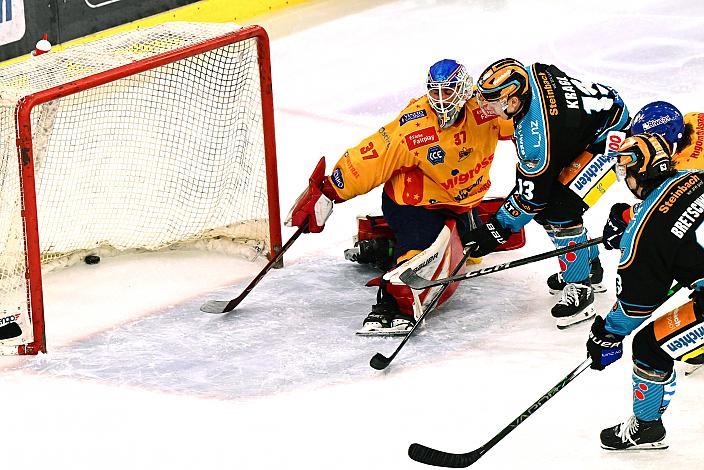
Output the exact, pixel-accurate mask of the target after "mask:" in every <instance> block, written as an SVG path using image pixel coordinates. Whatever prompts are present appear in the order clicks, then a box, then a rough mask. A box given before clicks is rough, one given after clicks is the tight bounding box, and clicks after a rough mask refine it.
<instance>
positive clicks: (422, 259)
mask: <svg viewBox="0 0 704 470" xmlns="http://www.w3.org/2000/svg"><path fill="white" fill-rule="evenodd" d="M451 234H452V232H451V231H450V228H449V227H448V226H447V225H445V227H443V229H442V230H441V231H440V234H439V235H438V237H437V238H436V239H435V241H434V242H433V244H432V245H430V246H429V247H428V248H426V249H425V250H423V251H421V252H420V253H418V254H417V255H415V256H414V257H413V258H411V259H409V260H408V261H406V262H405V263H403V264H400V265H399V266H397V267H396V268H395V269H393V270H391V271H389V272H387V273H386V274H384V279H385V280H387V281H389V282H390V283H391V284H394V285H405V284H404V283H403V282H402V281H401V280H400V279H399V276H400V275H401V273H402V272H404V271H405V270H406V269H409V268H410V269H413V271H415V272H416V273H417V274H418V275H420V276H423V277H425V278H427V279H438V278H442V277H447V276H449V275H450V270H451V269H452V267H451V266H450V264H451V263H450V250H449V246H450V236H451ZM440 289H442V286H435V287H431V288H429V289H425V290H422V291H420V290H415V289H411V293H412V295H413V315H414V317H415V318H416V320H418V318H419V317H420V315H421V314H422V313H423V309H424V308H425V307H426V306H427V305H428V304H430V302H431V301H432V300H433V298H434V297H435V295H436V294H437V293H438V292H439V291H440Z"/></svg>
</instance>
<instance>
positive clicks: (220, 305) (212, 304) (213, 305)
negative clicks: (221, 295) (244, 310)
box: [200, 300, 239, 313]
mask: <svg viewBox="0 0 704 470" xmlns="http://www.w3.org/2000/svg"><path fill="white" fill-rule="evenodd" d="M229 303H230V301H229V300H208V301H207V302H206V303H204V304H203V305H201V307H200V311H201V312H205V313H225V312H229V311H230V310H232V309H228V308H227V306H228V305H229ZM238 303H239V302H238Z"/></svg>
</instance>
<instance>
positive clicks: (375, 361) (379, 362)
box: [369, 249, 470, 370]
mask: <svg viewBox="0 0 704 470" xmlns="http://www.w3.org/2000/svg"><path fill="white" fill-rule="evenodd" d="M469 251H470V250H468V249H465V250H464V254H463V255H462V259H461V260H460V262H459V263H458V264H457V266H455V269H453V270H452V275H453V276H454V275H455V274H457V272H458V271H459V270H460V269H461V268H462V266H464V264H465V263H466V262H467V258H469ZM408 271H411V272H413V271H412V270H411V269H409V270H408ZM404 282H405V281H404ZM448 285H449V283H448V284H444V285H443V286H442V288H441V289H440V290H439V291H438V292H437V293H436V294H435V297H433V298H432V299H431V301H430V303H429V304H428V307H427V308H426V309H425V310H423V313H421V315H420V317H419V318H418V319H417V320H416V323H415V325H413V328H411V331H409V332H408V333H406V336H404V337H403V340H401V343H400V344H399V345H398V347H397V348H396V351H394V353H393V354H392V355H391V356H389V357H386V356H384V355H383V354H381V353H376V354H374V356H372V358H371V360H370V361H369V365H370V366H372V367H373V368H374V369H376V370H382V369H386V368H387V367H388V366H389V364H391V361H393V360H394V358H395V357H396V355H397V354H398V352H399V351H400V350H401V348H403V345H404V344H406V342H407V341H408V338H410V337H411V335H412V334H413V332H414V331H416V328H418V325H420V324H421V322H422V321H423V319H424V318H425V315H426V314H427V313H428V312H430V311H431V310H432V309H433V308H435V304H436V303H438V300H440V296H441V295H442V294H443V292H445V289H447V286H448Z"/></svg>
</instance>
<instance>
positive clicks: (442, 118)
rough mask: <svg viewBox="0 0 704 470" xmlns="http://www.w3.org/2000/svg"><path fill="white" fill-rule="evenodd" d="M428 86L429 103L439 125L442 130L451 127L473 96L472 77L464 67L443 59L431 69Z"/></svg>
mask: <svg viewBox="0 0 704 470" xmlns="http://www.w3.org/2000/svg"><path fill="white" fill-rule="evenodd" d="M426 85H427V87H428V102H429V103H430V107H432V108H433V111H435V113H436V114H437V115H438V124H439V125H440V127H441V128H442V129H445V128H447V127H450V126H451V125H453V124H454V123H455V121H457V118H458V117H459V115H460V111H462V108H463V107H464V104H465V103H466V102H467V100H468V99H469V98H470V97H471V96H472V77H470V76H469V74H468V73H467V69H465V67H464V65H462V64H458V63H457V62H455V61H454V60H451V59H443V60H441V61H438V62H436V63H434V64H433V65H432V66H431V67H430V71H429V72H428V79H427V81H426Z"/></svg>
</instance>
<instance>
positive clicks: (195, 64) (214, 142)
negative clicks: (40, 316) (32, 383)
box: [0, 23, 269, 344]
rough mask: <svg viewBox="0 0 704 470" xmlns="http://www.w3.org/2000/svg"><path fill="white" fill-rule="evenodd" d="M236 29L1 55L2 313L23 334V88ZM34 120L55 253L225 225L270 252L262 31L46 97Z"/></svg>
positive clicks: (46, 242)
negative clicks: (16, 321) (15, 57)
mask: <svg viewBox="0 0 704 470" xmlns="http://www.w3.org/2000/svg"><path fill="white" fill-rule="evenodd" d="M236 29H237V27H236V26H235V25H232V24H192V23H171V24H166V25H159V26H156V27H153V28H145V29H140V30H136V31H130V32H126V33H123V34H120V35H116V36H112V37H108V38H105V39H102V40H99V41H96V42H93V43H90V44H84V45H81V46H77V47H73V48H69V49H66V50H65V51H62V52H58V53H49V54H45V55H42V56H39V57H35V58H32V59H31V60H28V61H25V62H22V63H18V64H14V65H11V66H8V67H5V68H0V113H1V115H0V126H1V134H0V135H1V136H2V141H1V142H0V144H1V145H2V158H1V159H0V184H2V188H1V190H0V319H2V318H5V317H7V316H8V315H16V314H19V315H20V325H21V326H22V328H23V332H24V337H23V338H22V340H23V341H24V340H27V333H29V330H30V328H27V326H28V320H29V319H28V315H27V313H28V312H27V311H26V310H27V307H26V304H27V295H28V294H27V287H26V283H25V281H24V275H25V252H24V251H25V250H24V231H23V219H22V217H21V201H22V196H21V194H20V183H19V181H20V176H19V165H18V156H17V145H16V141H15V139H16V128H15V110H16V105H17V102H18V100H20V99H21V98H22V97H24V96H27V95H29V94H32V93H34V92H38V91H41V90H46V89H49V88H53V87H55V86H58V85H61V84H63V83H67V82H69V81H73V80H77V79H79V78H84V77H87V76H89V75H94V74H96V73H99V72H102V71H105V70H111V69H114V68H116V67H119V66H122V65H125V64H130V63H133V62H135V61H139V60H142V59H145V58H148V57H152V56H154V55H157V54H160V53H163V52H166V51H169V50H173V49H177V48H182V47H186V46H189V45H193V44H198V43H202V42H204V41H206V40H208V39H211V38H213V37H217V36H222V35H224V34H226V33H230V32H232V31H234V30H236ZM32 129H33V138H32V140H33V149H34V159H35V164H34V169H35V184H36V200H37V206H38V209H37V212H38V224H39V237H40V247H41V258H42V263H43V265H44V266H47V265H49V264H53V263H56V262H58V263H65V262H70V261H71V260H74V259H81V258H82V257H83V255H85V254H86V253H87V252H90V253H99V254H105V253H106V252H114V251H125V250H158V249H162V248H165V247H170V246H173V245H175V244H177V245H182V244H184V243H189V242H194V243H195V244H197V245H198V244H200V245H207V244H209V243H208V242H207V240H212V239H216V240H217V242H215V244H217V245H218V246H219V247H220V248H222V247H223V246H227V247H229V248H233V247H246V248H245V250H244V253H245V254H248V255H249V256H255V255H256V254H259V253H262V252H268V247H269V228H268V227H269V225H268V211H267V190H266V168H265V160H264V149H263V139H264V137H263V130H262V116H261V92H260V87H259V69H258V58H257V45H256V40H254V39H248V40H245V41H242V42H236V43H233V44H230V45H227V46H224V47H220V48H218V49H215V50H212V51H210V52H205V53H202V54H198V55H195V56H192V57H189V58H186V59H182V60H179V61H177V62H174V63H171V64H167V65H162V66H159V67H157V68H154V69H151V70H146V71H143V72H139V73H137V74H136V75H131V76H129V77H126V78H123V79H119V80H117V81H113V82H110V83H107V84H105V85H101V86H98V87H95V88H90V89H87V90H84V91H81V92H79V93H77V94H73V95H70V96H68V97H65V98H61V99H57V100H55V101H52V102H49V103H46V104H44V105H40V106H38V107H36V108H35V109H34V110H33V112H32ZM224 240H227V243H224V242H223V241H224ZM229 242H233V243H232V244H231V243H229ZM210 244H212V243H210ZM235 251H242V250H239V249H237V248H235ZM2 321H3V320H0V326H2V324H1V323H2ZM30 337H31V335H30ZM0 344H1V342H0ZM13 344H14V343H13Z"/></svg>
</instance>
